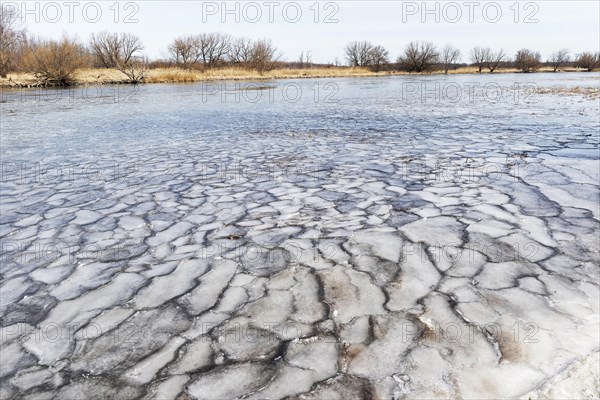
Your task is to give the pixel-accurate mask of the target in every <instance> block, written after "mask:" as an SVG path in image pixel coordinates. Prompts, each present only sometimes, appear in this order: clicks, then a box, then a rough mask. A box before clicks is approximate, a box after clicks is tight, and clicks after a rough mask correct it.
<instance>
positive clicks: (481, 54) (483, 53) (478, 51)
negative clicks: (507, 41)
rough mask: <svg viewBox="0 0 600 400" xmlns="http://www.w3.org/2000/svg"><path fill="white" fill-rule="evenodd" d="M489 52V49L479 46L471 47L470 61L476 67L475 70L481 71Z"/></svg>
mask: <svg viewBox="0 0 600 400" xmlns="http://www.w3.org/2000/svg"><path fill="white" fill-rule="evenodd" d="M489 52H490V49H483V48H481V47H473V49H471V62H472V63H473V65H475V66H476V67H477V70H478V71H477V72H479V73H481V70H482V69H483V67H484V66H485V62H486V59H487V58H488V53H489Z"/></svg>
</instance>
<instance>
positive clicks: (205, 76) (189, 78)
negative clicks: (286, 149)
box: [0, 67, 577, 86]
mask: <svg viewBox="0 0 600 400" xmlns="http://www.w3.org/2000/svg"><path fill="white" fill-rule="evenodd" d="M563 71H565V72H574V71H577V70H576V69H574V68H566V69H563ZM514 72H519V71H518V70H517V69H514V68H505V69H500V70H497V71H496V72H494V73H495V74H501V73H514ZM539 72H552V69H551V68H548V67H545V68H541V69H540V70H539ZM440 73H443V72H442V71H433V72H431V73H428V74H440ZM449 73H450V74H452V75H454V74H477V68H475V67H461V68H457V69H453V70H450V71H449ZM482 73H483V74H489V72H486V71H482ZM390 75H416V74H408V73H406V72H400V71H384V72H372V71H370V70H369V69H367V68H347V67H334V68H310V69H275V70H272V71H268V72H265V73H264V74H260V73H259V72H258V71H254V70H247V69H242V68H218V69H211V70H207V71H189V70H184V69H179V68H156V69H152V70H150V71H148V75H147V77H146V79H145V81H146V82H147V83H190V82H203V81H212V80H270V79H299V78H342V77H377V76H390ZM75 83H76V84H79V85H97V84H111V83H113V84H114V83H127V78H126V76H125V75H124V74H123V73H121V72H119V71H117V70H115V69H80V70H78V71H77V72H76V73H75ZM40 84H41V82H40V81H38V80H37V79H36V78H35V76H34V75H33V74H28V73H11V74H9V75H8V78H6V79H2V78H0V86H37V85H40Z"/></svg>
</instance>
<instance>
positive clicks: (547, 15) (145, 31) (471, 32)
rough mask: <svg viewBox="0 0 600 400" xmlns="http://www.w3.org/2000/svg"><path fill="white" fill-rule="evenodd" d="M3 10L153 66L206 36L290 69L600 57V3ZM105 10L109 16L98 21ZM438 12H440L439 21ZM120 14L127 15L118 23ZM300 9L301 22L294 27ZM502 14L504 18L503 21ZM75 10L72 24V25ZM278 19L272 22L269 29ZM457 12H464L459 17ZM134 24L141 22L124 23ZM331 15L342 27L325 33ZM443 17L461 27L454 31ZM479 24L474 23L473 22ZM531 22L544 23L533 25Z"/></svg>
mask: <svg viewBox="0 0 600 400" xmlns="http://www.w3.org/2000/svg"><path fill="white" fill-rule="evenodd" d="M2 3H3V4H4V5H7V4H12V5H15V4H16V5H18V6H19V7H23V4H25V7H27V10H28V12H27V13H25V15H24V18H25V27H26V28H27V29H28V30H29V31H30V32H32V33H34V34H36V35H38V34H39V35H42V36H51V37H60V36H61V35H62V33H63V32H66V33H69V34H76V35H78V36H79V38H80V39H83V40H87V39H88V38H89V36H90V34H91V33H92V32H98V31H102V30H108V31H112V32H131V33H134V34H136V35H139V36H140V37H141V38H142V40H143V42H144V44H145V52H146V54H147V55H148V56H149V57H150V58H157V57H161V56H162V55H163V54H164V52H165V49H166V47H167V45H168V44H169V42H170V41H171V40H172V39H173V38H174V37H176V36H178V35H182V34H192V33H200V32H226V33H230V34H232V35H234V36H247V37H252V38H258V37H268V38H271V39H272V40H273V42H274V43H275V45H276V46H277V47H278V48H279V49H280V50H281V52H282V53H283V57H284V59H286V60H295V59H297V58H298V55H299V54H300V52H301V51H302V50H308V49H310V50H312V53H313V61H314V62H330V61H333V60H334V59H335V58H336V57H338V58H339V59H340V60H342V59H343V47H344V45H345V44H346V43H347V42H349V41H354V40H369V41H371V42H373V43H375V44H381V45H383V46H385V47H386V48H387V49H388V50H389V51H390V55H391V56H392V57H393V58H396V57H397V56H398V55H399V54H400V52H401V51H402V49H403V48H404V46H405V45H406V44H407V43H408V42H410V41H412V40H427V41H432V42H434V43H436V44H438V45H443V44H444V43H452V44H453V45H455V46H456V47H458V48H459V49H461V50H462V52H463V58H464V59H466V58H467V57H466V54H468V51H469V49H470V48H472V47H473V46H486V47H487V46H489V47H492V48H501V47H502V48H504V49H505V50H506V51H507V52H508V53H509V54H511V55H512V54H514V53H515V52H516V51H517V50H518V49H520V48H523V47H527V48H531V49H534V50H537V51H540V52H541V53H542V56H543V57H544V59H545V58H546V57H547V56H548V55H549V54H550V53H551V52H553V51H555V50H557V49H560V48H564V47H567V48H569V49H571V51H572V53H577V52H581V51H584V50H591V51H598V50H599V48H600V20H599V19H600V17H599V16H600V2H599V1H596V0H591V1H549V0H541V1H534V2H532V1H519V2H517V1H513V0H511V1H496V2H491V1H475V2H471V3H477V4H474V5H472V6H470V5H469V4H470V2H469V1H468V0H466V1H455V2H448V1H440V2H434V1H428V2H426V7H427V8H428V9H429V10H433V13H431V14H427V15H423V13H422V10H423V4H424V3H423V2H422V1H415V2H410V1H404V2H401V1H319V2H316V1H313V0H309V1H297V2H295V3H294V2H290V1H271V2H270V1H269V0H267V1H255V2H248V1H243V2H232V1H229V2H226V5H225V7H227V9H229V10H235V8H236V7H237V10H238V11H237V12H235V11H234V12H233V13H230V14H226V13H225V11H226V10H225V8H224V7H223V4H225V3H224V2H222V1H215V2H210V1H209V2H207V1H204V2H201V1H156V0H153V1H135V2H127V1H120V2H118V3H117V2H115V1H98V2H96V3H94V2H87V1H75V2H73V3H72V5H71V3H69V0H66V1H55V2H47V1H43V2H25V3H23V2H21V1H19V2H10V1H3V2H2ZM115 3H116V4H117V7H115ZM236 3H237V5H236ZM36 4H37V6H36ZM315 4H316V6H315ZM436 4H437V6H436ZM98 5H99V7H100V8H99V9H100V10H101V15H99V16H98V17H96V10H97V8H98V7H97V6H98ZM515 5H516V7H515ZM435 7H438V8H437V10H439V11H437V12H436V11H435ZM117 8H118V9H119V13H118V18H117V20H115V10H116V9H117ZM284 8H285V10H286V13H284V11H283V10H284ZM484 8H485V10H487V12H486V13H485V14H484ZM84 9H85V10H86V11H85V13H84ZM298 9H299V10H300V11H301V15H300V16H299V20H298V21H297V22H295V23H293V22H291V21H292V20H294V19H295V18H296V15H297V14H296V10H298ZM316 9H318V10H319V14H318V22H315V17H316V12H315V10H316ZM498 9H499V10H500V12H501V15H499V16H498V17H496V16H497V14H496V11H497V10H498ZM516 9H518V10H519V13H518V15H516V12H515V11H516ZM57 10H60V13H61V14H60V17H59V16H58V15H59V14H57ZM70 10H71V11H72V19H73V21H72V22H70V21H69V11H70ZM257 10H260V12H261V13H262V17H261V18H260V19H259V21H258V22H255V23H252V22H251V21H249V20H248V19H255V18H257V17H256V15H257V14H256V11H257ZM270 11H272V14H271V15H272V17H273V20H274V21H273V22H270V21H269V17H270V15H269V14H270ZM457 11H460V12H461V16H460V17H459V16H458V14H457ZM128 15H132V18H131V19H133V20H137V22H132V23H125V22H124V19H125V18H126V16H128ZM328 15H331V16H332V17H331V18H330V19H331V20H333V21H335V20H337V21H338V22H332V23H325V22H324V19H325V17H326V16H328ZM84 16H85V18H84ZM436 16H439V17H440V22H439V23H436V21H435V18H436ZM444 16H446V17H447V18H449V19H452V20H454V19H457V20H458V21H457V22H455V23H451V22H449V21H445V20H444ZM470 16H472V18H473V22H471V21H469V17H470ZM527 16H531V17H530V19H531V20H537V22H530V23H526V22H525V21H524V20H525V19H526V17H527ZM36 17H38V18H39V22H36ZM236 17H239V18H240V21H239V22H236V21H235V18H236ZM244 17H246V18H244ZM423 17H425V18H427V19H426V21H425V22H423V21H422V20H421V18H423ZM496 18H497V19H498V21H497V22H495V23H492V22H491V21H493V20H494V19H496ZM515 18H517V21H518V22H515ZM96 19H97V21H96V22H92V21H94V20H96ZM223 19H225V21H223ZM51 20H56V22H51Z"/></svg>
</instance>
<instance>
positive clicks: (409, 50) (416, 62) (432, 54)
mask: <svg viewBox="0 0 600 400" xmlns="http://www.w3.org/2000/svg"><path fill="white" fill-rule="evenodd" d="M438 59H439V53H438V51H437V49H436V48H435V45H434V44H433V43H431V42H411V43H409V44H408V46H406V49H404V54H403V55H402V56H400V57H399V58H398V62H399V63H400V65H402V66H403V67H404V68H405V69H406V70H407V71H411V72H423V71H426V70H428V69H429V68H430V67H431V66H432V65H434V64H436V63H437V62H438Z"/></svg>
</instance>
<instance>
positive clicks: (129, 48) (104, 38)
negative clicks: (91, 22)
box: [90, 32, 146, 83]
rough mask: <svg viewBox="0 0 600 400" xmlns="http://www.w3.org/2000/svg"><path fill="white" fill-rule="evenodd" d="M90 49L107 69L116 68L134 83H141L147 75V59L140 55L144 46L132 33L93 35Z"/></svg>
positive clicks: (101, 33)
mask: <svg viewBox="0 0 600 400" xmlns="http://www.w3.org/2000/svg"><path fill="white" fill-rule="evenodd" d="M90 48H91V49H92V53H93V55H94V56H95V57H96V59H97V60H98V61H99V62H100V63H101V64H102V65H103V66H104V67H105V68H116V69H118V70H119V71H121V72H122V73H123V74H125V75H126V76H127V77H128V78H129V80H130V81H131V82H132V83H137V82H141V81H142V80H143V79H144V77H145V73H146V67H145V64H146V62H145V59H144V57H142V56H141V55H140V52H141V51H142V50H143V49H144V45H143V44H142V41H141V40H140V38H139V37H137V36H135V35H132V34H130V33H121V34H118V33H108V32H100V33H99V34H97V35H95V34H92V37H91V40H90Z"/></svg>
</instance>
